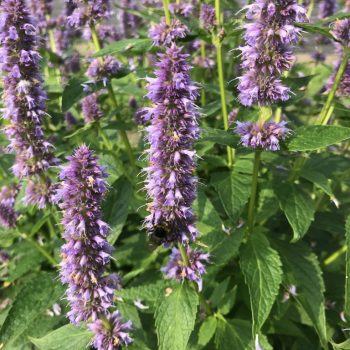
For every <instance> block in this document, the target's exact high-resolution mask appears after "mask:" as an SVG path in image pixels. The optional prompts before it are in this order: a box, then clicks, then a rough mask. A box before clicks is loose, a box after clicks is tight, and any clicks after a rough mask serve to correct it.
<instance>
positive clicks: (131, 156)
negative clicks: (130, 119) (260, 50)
mask: <svg viewBox="0 0 350 350" xmlns="http://www.w3.org/2000/svg"><path fill="white" fill-rule="evenodd" d="M90 29H91V37H92V42H93V43H94V46H95V49H96V51H100V50H101V43H100V40H99V38H98V35H97V32H96V28H95V26H94V25H93V24H92V25H91V26H90ZM100 60H101V62H103V58H102V57H100ZM107 90H108V96H109V98H110V100H111V101H112V104H113V107H114V108H115V110H117V108H118V102H117V99H116V97H115V94H114V91H113V87H112V84H111V83H110V82H108V83H107ZM116 119H117V121H119V117H118V114H117V111H116ZM119 133H120V136H121V138H122V141H123V143H124V146H125V148H126V153H127V154H128V158H129V160H130V163H131V164H132V166H133V167H135V157H134V153H133V151H132V148H131V145H130V141H129V138H128V135H127V133H126V131H125V130H119Z"/></svg>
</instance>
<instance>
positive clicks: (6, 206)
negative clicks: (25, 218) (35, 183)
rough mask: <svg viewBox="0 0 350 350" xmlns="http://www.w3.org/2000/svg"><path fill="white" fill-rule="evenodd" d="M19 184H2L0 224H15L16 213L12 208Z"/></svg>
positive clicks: (12, 225)
mask: <svg viewBox="0 0 350 350" xmlns="http://www.w3.org/2000/svg"><path fill="white" fill-rule="evenodd" d="M18 191H19V186H17V185H12V186H3V187H1V189H0V225H1V226H3V227H5V228H12V227H15V225H16V220H17V218H18V213H17V211H16V210H15V209H14V206H15V201H16V197H17V194H18Z"/></svg>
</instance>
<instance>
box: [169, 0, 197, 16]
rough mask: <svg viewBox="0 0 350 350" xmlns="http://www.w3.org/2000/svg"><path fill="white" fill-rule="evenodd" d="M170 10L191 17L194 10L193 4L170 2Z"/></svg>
mask: <svg viewBox="0 0 350 350" xmlns="http://www.w3.org/2000/svg"><path fill="white" fill-rule="evenodd" d="M169 10H170V11H171V12H172V13H174V14H176V15H181V16H184V17H190V16H191V15H192V12H193V5H192V4H186V3H184V4H170V5H169Z"/></svg>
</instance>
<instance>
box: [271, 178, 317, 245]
mask: <svg viewBox="0 0 350 350" xmlns="http://www.w3.org/2000/svg"><path fill="white" fill-rule="evenodd" d="M274 190H275V192H276V196H277V199H278V202H279V204H280V207H281V209H282V211H283V212H284V214H285V215H286V218H287V220H288V222H289V224H290V225H291V227H292V229H293V239H292V242H296V241H298V240H299V239H300V238H302V237H303V236H304V235H305V233H306V232H307V230H308V229H309V227H310V225H311V222H312V221H313V220H314V215H315V207H314V203H313V201H312V199H311V197H310V196H309V195H308V194H307V193H305V192H304V191H303V190H302V189H301V188H299V187H297V186H296V185H292V184H289V183H276V184H275V187H274Z"/></svg>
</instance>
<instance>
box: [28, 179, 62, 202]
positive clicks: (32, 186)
mask: <svg viewBox="0 0 350 350" xmlns="http://www.w3.org/2000/svg"><path fill="white" fill-rule="evenodd" d="M55 191H56V185H55V184H52V183H51V181H50V179H49V178H47V177H45V178H37V179H32V180H29V181H28V184H27V187H26V194H25V196H24V197H23V202H24V203H25V204H32V205H36V206H37V207H38V208H39V209H43V208H45V207H46V205H47V204H48V203H54V202H55Z"/></svg>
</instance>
